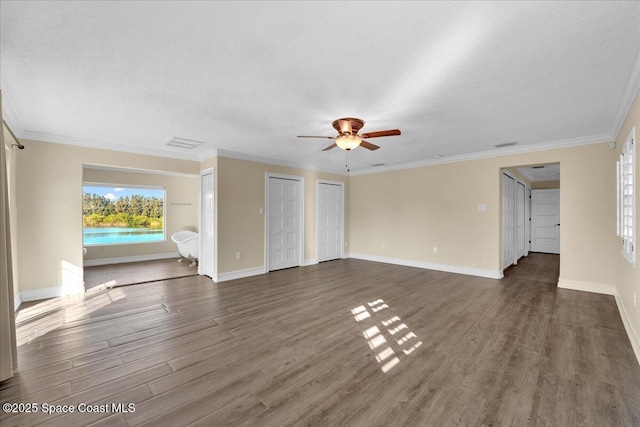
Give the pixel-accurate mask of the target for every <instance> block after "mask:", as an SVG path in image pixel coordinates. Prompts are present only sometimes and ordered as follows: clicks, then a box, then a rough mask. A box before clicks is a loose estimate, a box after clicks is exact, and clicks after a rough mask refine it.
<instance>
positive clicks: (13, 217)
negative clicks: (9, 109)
mask: <svg viewBox="0 0 640 427" xmlns="http://www.w3.org/2000/svg"><path fill="white" fill-rule="evenodd" d="M2 132H3V136H4V145H5V147H4V148H5V153H6V154H7V177H8V178H9V218H10V221H11V229H10V232H11V253H12V270H13V294H14V296H15V295H18V293H19V292H20V280H19V279H20V277H19V271H18V220H19V217H18V183H17V179H18V156H19V155H20V154H21V152H22V151H24V150H19V149H18V148H17V147H15V148H11V145H12V144H16V142H17V141H16V140H15V139H14V138H13V136H11V133H9V131H8V130H7V128H6V127H5V125H4V124H3V125H2Z"/></svg>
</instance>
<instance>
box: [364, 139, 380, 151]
mask: <svg viewBox="0 0 640 427" xmlns="http://www.w3.org/2000/svg"><path fill="white" fill-rule="evenodd" d="M360 147H363V148H366V149H367V150H371V151H373V150H377V149H378V148H380V147H379V146H377V145H376V144H372V143H370V142H367V141H365V140H362V142H361V143H360Z"/></svg>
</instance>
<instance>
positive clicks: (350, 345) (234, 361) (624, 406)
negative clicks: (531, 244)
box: [0, 254, 640, 427]
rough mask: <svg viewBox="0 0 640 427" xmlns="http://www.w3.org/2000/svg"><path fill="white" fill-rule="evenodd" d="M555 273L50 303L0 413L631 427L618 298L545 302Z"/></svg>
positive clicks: (402, 272)
mask: <svg viewBox="0 0 640 427" xmlns="http://www.w3.org/2000/svg"><path fill="white" fill-rule="evenodd" d="M558 263H559V260H558V257H557V256H554V255H543V254H531V255H530V256H529V257H528V258H527V259H525V260H524V261H522V262H521V263H520V264H519V265H518V266H517V267H516V268H513V269H511V270H509V271H508V272H507V274H506V277H505V278H504V279H503V280H491V279H482V278H475V277H470V276H462V275H456V274H448V273H441V272H436V271H429V270H421V269H416V268H409V267H401V266H394V265H389V264H380V263H374V262H367V261H360V260H352V259H347V260H341V261H332V262H328V263H323V264H319V265H315V266H310V267H305V268H298V269H291V270H284V271H280V272H274V273H270V274H267V275H261V276H256V277H253V278H248V279H243V280H237V281H233V282H225V283H221V284H214V283H212V282H211V281H210V280H208V279H206V278H202V277H188V278H183V279H175V280H170V281H165V282H154V283H149V284H144V285H137V286H129V287H124V288H115V289H111V290H94V291H93V292H89V293H87V294H86V295H85V296H84V297H83V298H81V299H79V300H76V301H73V300H68V301H62V300H60V299H57V300H51V301H48V302H45V303H41V304H38V305H34V306H32V307H29V308H27V309H25V310H22V311H20V313H19V317H18V338H19V344H20V347H19V356H20V372H19V374H18V375H17V376H16V377H15V378H12V379H10V380H8V381H6V382H4V383H2V384H0V400H1V401H2V403H5V402H38V403H42V402H47V403H54V404H65V405H78V404H80V403H87V404H103V403H108V404H111V403H135V405H136V406H135V412H133V413H128V414H122V413H84V414H78V413H74V414H53V415H45V414H42V413H36V414H20V415H12V414H0V423H1V424H2V426H3V427H5V426H6V427H8V426H30V425H38V424H40V423H43V425H47V426H51V425H60V426H65V427H71V426H74V425H89V424H91V425H105V426H118V425H122V426H126V425H130V426H133V425H136V426H137V425H153V426H163V425H166V426H179V425H198V426H214V425H220V426H287V425H326V426H334V425H353V426H374V425H380V426H388V425H397V426H405V425H407V426H408V425H415V426H431V425H433V426H443V425H515V426H524V425H544V426H573V425H587V426H634V425H639V423H640V367H639V366H638V363H637V361H636V360H635V358H634V355H633V351H632V349H631V345H630V343H629V341H628V338H627V336H626V334H625V331H624V329H623V325H622V322H621V320H620V317H619V314H618V311H617V308H616V305H615V302H614V299H613V298H612V297H610V296H605V295H597V294H590V293H584V292H577V291H570V290H563V289H557V288H556V282H557V276H558ZM92 423H95V424H92Z"/></svg>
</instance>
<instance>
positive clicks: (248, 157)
mask: <svg viewBox="0 0 640 427" xmlns="http://www.w3.org/2000/svg"><path fill="white" fill-rule="evenodd" d="M217 156H218V157H227V158H229V159H237V160H246V161H249V162H257V163H265V164H268V165H276V166H285V167H289V168H294V169H302V170H307V171H319V172H326V173H331V174H334V175H342V176H348V175H349V174H348V173H346V172H345V171H343V170H342V169H329V168H323V167H319V166H314V165H309V164H306V163H298V162H292V161H289V160H280V159H270V158H268V157H260V156H254V155H251V154H244V153H237V152H234V151H227V150H222V149H219V150H217Z"/></svg>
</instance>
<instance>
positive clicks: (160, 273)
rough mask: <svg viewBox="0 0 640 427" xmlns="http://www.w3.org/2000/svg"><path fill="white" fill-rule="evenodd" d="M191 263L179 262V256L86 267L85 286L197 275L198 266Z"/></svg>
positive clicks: (153, 280)
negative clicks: (191, 265)
mask: <svg viewBox="0 0 640 427" xmlns="http://www.w3.org/2000/svg"><path fill="white" fill-rule="evenodd" d="M190 263H191V262H190V261H189V260H183V261H182V262H178V258H169V259H159V260H153V261H140V262H127V263H123V264H109V265H95V266H92V267H85V268H84V286H85V289H90V288H94V287H96V286H101V285H106V286H123V285H133V284H136V283H147V282H155V281H158V280H167V279H176V278H178V277H187V276H195V275H197V274H198V267H196V266H193V267H189V265H190Z"/></svg>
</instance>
